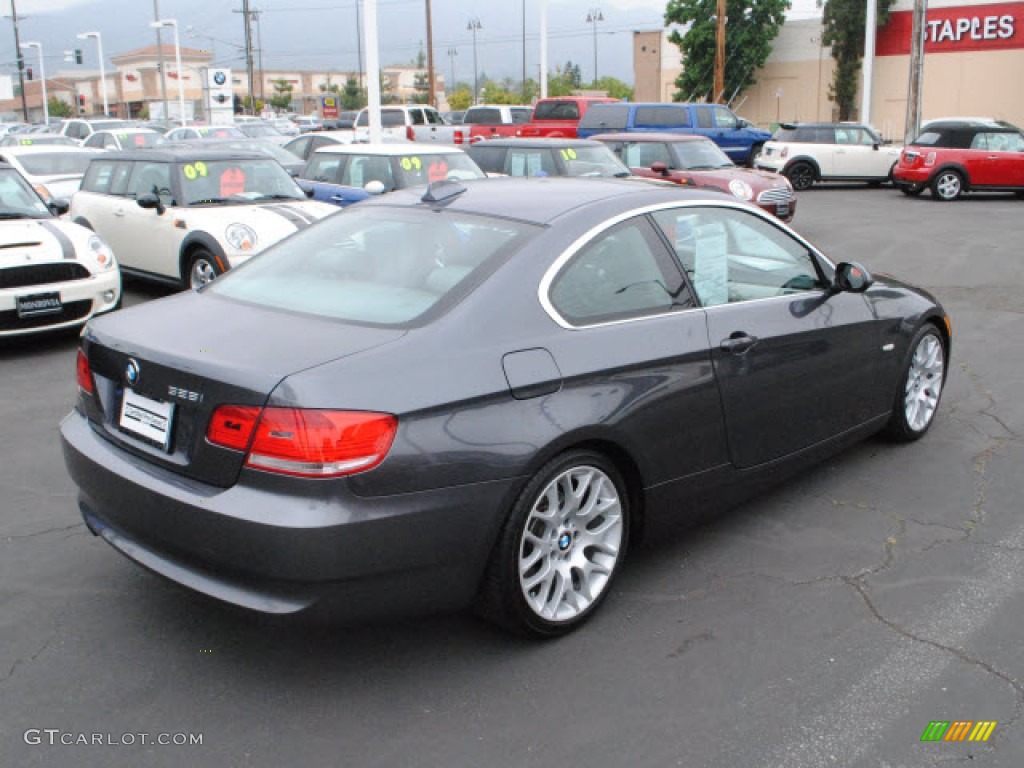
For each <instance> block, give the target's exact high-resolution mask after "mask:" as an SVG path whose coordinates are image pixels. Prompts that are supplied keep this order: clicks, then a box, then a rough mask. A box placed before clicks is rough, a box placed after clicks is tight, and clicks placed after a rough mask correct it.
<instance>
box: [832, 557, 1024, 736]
mask: <svg viewBox="0 0 1024 768" xmlns="http://www.w3.org/2000/svg"><path fill="white" fill-rule="evenodd" d="M843 581H844V582H845V583H846V584H847V585H848V586H849V587H850V588H851V589H852V590H853V591H854V592H856V593H857V595H858V596H859V597H860V599H861V601H862V602H863V603H864V606H865V607H866V608H867V610H868V613H870V614H871V616H872V618H874V619H875V620H876V621H878V622H879V623H881V624H882V625H884V626H885V627H887V628H888V629H889V630H891V631H892V632H895V633H896V634H898V635H901V636H902V637H905V638H907V639H908V640H911V641H913V642H916V643H920V644H922V645H927V646H929V647H931V648H935V649H936V650H939V651H942V652H943V653H948V654H950V655H951V656H953V657H955V658H956V659H958V660H959V661H960V662H962V663H964V664H967V665H970V666H973V667H976V668H978V669H980V670H982V671H983V672H985V673H986V674H988V675H989V676H991V677H994V678H995V679H997V680H999V681H1001V682H1002V683H1005V684H1006V685H1008V686H1010V688H1012V689H1013V692H1014V697H1015V706H1014V711H1013V717H1011V718H1010V720H1008V721H1007V722H1005V723H1002V722H1000V725H1001V726H1004V727H1002V728H1000V731H999V734H1000V735H1001V734H1002V733H1005V732H1009V731H1010V726H1012V725H1013V724H1014V723H1016V722H1017V721H1018V720H1019V719H1020V718H1021V714H1022V712H1024V684H1022V683H1021V682H1020V681H1019V680H1017V679H1016V678H1014V677H1011V676H1010V675H1008V674H1007V673H1005V672H1003V671H1002V670H1000V669H997V668H996V667H995V666H994V665H993V664H991V663H990V662H988V661H985V660H984V659H981V658H978V657H977V656H973V655H972V654H970V653H968V652H967V651H966V650H965V649H963V648H957V647H955V646H952V645H946V644H944V643H940V642H938V641H937V640H932V639H931V638H928V637H923V636H921V635H918V634H916V633H915V632H912V631H910V630H909V629H907V628H906V627H904V626H902V625H900V624H899V623H897V622H896V621H893V620H892V619H889V618H887V617H886V616H884V615H882V612H881V611H880V610H879V609H878V606H876V605H875V602H874V600H872V598H871V593H870V591H869V589H868V585H867V583H866V582H865V581H864V578H863V577H861V576H858V577H852V578H851V577H848V576H846V577H843ZM997 738H998V735H997V736H996V737H994V738H993V740H992V742H990V744H991V745H994V744H995V741H996V739H997Z"/></svg>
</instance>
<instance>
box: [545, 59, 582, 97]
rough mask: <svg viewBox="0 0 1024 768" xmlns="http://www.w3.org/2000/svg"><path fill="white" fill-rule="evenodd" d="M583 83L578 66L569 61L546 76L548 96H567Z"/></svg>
mask: <svg viewBox="0 0 1024 768" xmlns="http://www.w3.org/2000/svg"><path fill="white" fill-rule="evenodd" d="M582 83H583V74H582V72H581V71H580V65H579V64H573V63H572V62H571V61H567V62H565V64H564V65H563V66H561V67H559V68H558V69H556V70H555V71H554V73H553V74H550V75H548V96H568V95H569V94H571V93H572V92H573V91H578V90H579V89H580V86H581V85H582Z"/></svg>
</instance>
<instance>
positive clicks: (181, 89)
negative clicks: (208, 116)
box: [149, 19, 188, 126]
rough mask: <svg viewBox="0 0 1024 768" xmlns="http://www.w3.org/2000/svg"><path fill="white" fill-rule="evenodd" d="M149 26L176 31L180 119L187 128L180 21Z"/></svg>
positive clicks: (156, 22)
mask: <svg viewBox="0 0 1024 768" xmlns="http://www.w3.org/2000/svg"><path fill="white" fill-rule="evenodd" d="M149 26H151V27H170V28H171V29H172V30H174V64H175V66H176V67H177V69H178V110H179V112H180V114H179V115H178V117H179V118H180V119H181V124H182V126H185V125H187V124H188V119H187V118H186V117H185V81H184V79H183V78H182V76H181V74H182V72H181V40H180V39H179V37H178V20H177V19H157V20H156V21H154V22H151V23H150V25H149Z"/></svg>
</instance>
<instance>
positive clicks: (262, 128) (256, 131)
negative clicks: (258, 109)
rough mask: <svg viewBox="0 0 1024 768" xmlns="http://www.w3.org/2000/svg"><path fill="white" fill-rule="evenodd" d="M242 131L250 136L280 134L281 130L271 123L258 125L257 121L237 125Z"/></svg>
mask: <svg viewBox="0 0 1024 768" xmlns="http://www.w3.org/2000/svg"><path fill="white" fill-rule="evenodd" d="M239 128H240V129H241V131H242V133H244V134H245V135H246V136H250V137H260V136H280V135H281V132H280V131H279V130H277V128H275V127H274V126H272V125H260V124H258V123H250V124H248V125H242V126H239Z"/></svg>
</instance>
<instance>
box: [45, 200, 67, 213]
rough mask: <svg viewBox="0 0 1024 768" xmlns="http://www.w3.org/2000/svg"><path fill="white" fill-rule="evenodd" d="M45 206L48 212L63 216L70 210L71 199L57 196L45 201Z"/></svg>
mask: <svg viewBox="0 0 1024 768" xmlns="http://www.w3.org/2000/svg"><path fill="white" fill-rule="evenodd" d="M46 207H47V208H49V209H50V213H52V214H53V215H54V216H63V215H64V214H65V213H67V212H68V211H70V210H71V201H69V200H65V199H64V198H63V197H58V198H55V199H53V200H49V201H47V203H46Z"/></svg>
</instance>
